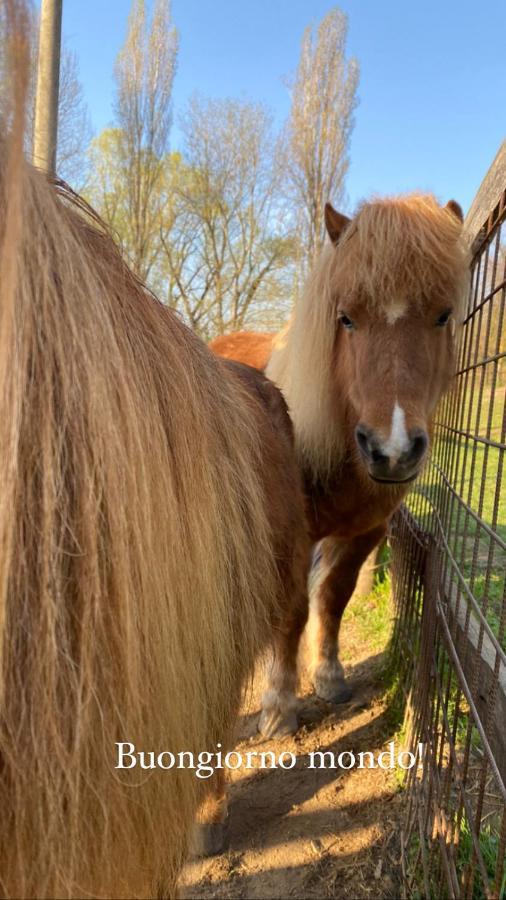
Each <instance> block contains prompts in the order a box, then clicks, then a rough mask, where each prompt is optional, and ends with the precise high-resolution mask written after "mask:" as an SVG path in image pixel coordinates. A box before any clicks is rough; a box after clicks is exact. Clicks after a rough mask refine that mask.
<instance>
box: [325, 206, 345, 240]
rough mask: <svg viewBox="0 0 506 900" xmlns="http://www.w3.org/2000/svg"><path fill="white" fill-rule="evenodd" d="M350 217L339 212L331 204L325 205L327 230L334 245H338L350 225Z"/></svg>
mask: <svg viewBox="0 0 506 900" xmlns="http://www.w3.org/2000/svg"><path fill="white" fill-rule="evenodd" d="M349 223H350V219H348V216H343V214H342V213H339V212H337V211H336V210H335V209H334V207H333V206H332V204H331V203H326V204H325V228H326V229H327V233H328V236H329V238H330V240H331V241H332V243H333V244H337V243H338V241H339V238H340V237H341V235H342V233H343V231H344V229H345V228H346V226H347V225H349Z"/></svg>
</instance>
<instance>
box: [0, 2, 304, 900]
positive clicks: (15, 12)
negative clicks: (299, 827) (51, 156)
mask: <svg viewBox="0 0 506 900" xmlns="http://www.w3.org/2000/svg"><path fill="white" fill-rule="evenodd" d="M6 9H7V15H8V24H9V29H10V31H9V50H10V75H11V78H12V87H13V90H12V93H11V97H12V103H11V108H10V122H11V126H12V127H11V131H10V135H9V136H8V138H7V139H2V141H1V142H0V266H1V269H0V304H1V305H0V404H1V409H0V472H1V476H0V477H1V490H0V662H1V668H0V810H1V815H0V896H3V897H13V896H15V897H83V896H93V897H153V896H174V894H175V884H176V879H177V876H178V873H179V871H180V868H181V866H182V863H183V861H184V858H185V856H186V853H187V847H188V841H189V835H190V831H191V828H192V823H193V820H194V816H195V812H196V809H197V805H198V804H199V802H200V800H201V795H202V784H203V783H202V782H201V781H199V780H198V779H196V778H195V775H194V774H193V773H192V772H191V771H189V770H185V769H172V770H170V771H162V770H160V769H155V770H153V771H142V770H140V769H139V768H136V769H132V770H125V771H117V770H115V768H114V766H115V762H116V747H115V742H117V741H131V742H133V743H134V744H135V745H136V748H137V749H142V750H154V751H156V752H159V751H161V750H170V751H172V752H173V753H178V752H179V751H182V750H187V751H190V752H193V753H194V754H197V753H199V752H200V751H201V750H213V749H214V748H215V745H216V742H217V741H220V740H226V736H227V735H228V733H229V732H230V729H231V726H232V724H233V721H234V717H235V715H236V712H237V708H238V704H239V701H240V693H241V686H242V685H243V683H244V679H245V678H246V677H247V675H248V674H249V673H250V672H251V670H252V667H253V664H254V660H255V658H256V655H257V653H258V652H259V651H260V650H261V649H262V648H263V647H264V646H265V644H266V642H267V641H268V640H269V637H270V634H271V629H272V624H273V622H274V623H279V622H284V621H286V619H287V617H289V609H288V608H287V607H288V605H289V604H291V602H292V596H293V594H294V592H296V591H297V590H298V591H299V594H300V595H301V596H302V594H303V592H304V577H305V569H306V567H307V538H306V536H305V533H304V520H303V506H302V503H303V501H302V495H301V491H300V488H299V478H298V472H297V467H296V463H295V460H294V458H293V450H292V439H291V430H290V423H289V419H288V416H287V412H286V407H285V404H284V402H283V400H282V398H281V396H280V394H279V392H278V391H277V390H276V389H275V388H274V387H273V386H272V385H271V384H270V383H269V382H268V381H267V380H266V379H265V377H264V376H263V375H260V374H259V373H255V372H253V371H252V370H249V369H244V368H240V369H238V368H237V367H231V366H230V365H228V364H223V363H222V362H220V361H219V360H218V359H216V358H215V357H214V356H213V355H212V354H211V353H210V352H209V351H208V350H207V348H206V347H205V346H204V345H203V344H202V343H201V342H200V341H199V340H198V339H197V338H196V337H195V336H194V335H193V334H192V333H191V332H190V331H189V330H188V329H187V328H185V327H184V326H183V324H182V323H181V322H180V320H179V319H178V317H177V316H176V315H175V314H174V313H173V312H171V311H170V310H168V309H167V308H164V307H163V306H162V305H161V304H160V303H158V302H157V301H156V299H155V298H153V297H152V296H151V295H150V294H149V293H148V292H147V291H146V289H145V288H144V287H143V285H141V284H140V283H139V282H138V281H137V280H136V279H135V278H134V276H133V275H132V274H131V272H130V271H129V270H128V268H127V267H126V265H125V263H124V262H123V260H122V259H121V257H120V254H119V252H118V250H117V248H116V247H115V245H114V243H113V241H112V240H111V238H110V237H109V235H108V234H107V233H106V232H105V230H104V228H103V226H102V225H101V223H100V222H99V221H98V219H97V218H96V216H94V215H93V213H92V212H91V211H90V210H89V209H88V208H87V207H86V206H85V204H84V203H83V202H82V201H80V200H79V199H78V198H77V197H76V196H75V195H73V194H72V193H71V192H70V191H69V190H68V189H65V188H64V187H60V188H59V189H58V190H57V189H55V187H54V186H53V185H52V184H50V183H49V182H48V180H47V179H46V178H45V177H44V176H43V175H42V174H40V173H39V172H37V171H35V170H34V169H33V168H31V167H30V166H29V165H27V164H26V163H25V162H24V161H23V158H22V146H23V138H24V134H23V118H22V112H23V102H24V98H23V93H24V92H23V89H22V83H23V79H25V80H26V72H27V71H28V62H27V58H26V44H27V41H26V36H27V25H26V9H25V6H24V4H23V3H22V2H18V0H6ZM20 85H21V87H20ZM2 132H3V134H4V135H5V133H6V128H5V126H4V127H3V128H2ZM232 369H233V370H232ZM301 602H303V601H301Z"/></svg>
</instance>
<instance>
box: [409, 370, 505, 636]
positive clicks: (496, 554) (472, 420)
mask: <svg viewBox="0 0 506 900" xmlns="http://www.w3.org/2000/svg"><path fill="white" fill-rule="evenodd" d="M505 390H506V388H504V387H499V388H497V389H496V391H495V393H494V395H493V396H492V395H491V392H490V390H488V391H485V392H484V394H483V397H482V401H481V404H480V405H479V406H478V392H475V394H473V395H472V396H471V397H470V399H468V400H467V401H464V403H463V406H462V410H461V413H460V416H459V421H458V422H457V423H456V424H457V428H460V429H462V430H469V431H470V432H471V433H474V434H477V435H479V436H482V437H485V438H489V439H491V440H495V441H499V442H500V441H503V440H504V433H503V432H504V425H503V416H504V407H505ZM440 415H441V418H444V411H442V412H441V413H440ZM504 455H505V454H504V452H503V451H501V450H499V449H498V448H495V447H489V446H488V445H485V444H479V443H478V444H475V443H474V442H473V441H471V440H469V441H468V440H466V439H464V438H458V437H456V436H448V434H447V433H446V434H445V433H444V432H443V434H442V436H441V437H440V438H439V440H437V441H436V445H435V447H434V449H433V453H432V460H433V463H434V465H430V466H429V467H428V469H427V471H426V474H425V476H424V477H423V478H422V479H421V480H420V482H419V483H418V484H417V485H416V487H415V489H414V490H413V492H412V493H411V495H410V497H409V498H408V506H409V507H410V508H411V510H412V512H413V513H414V515H415V516H416V518H417V519H418V521H419V522H420V524H421V525H422V527H423V528H425V529H426V530H428V531H432V532H433V533H434V534H435V535H436V537H438V539H439V535H438V532H437V528H436V517H435V513H434V510H436V511H437V514H438V515H439V518H440V520H441V525H442V528H443V530H444V533H445V537H446V540H447V543H448V545H449V549H450V552H451V554H452V555H453V557H454V559H455V561H456V564H457V567H458V568H459V569H460V571H461V573H462V576H463V578H464V580H465V583H466V584H467V586H468V587H469V589H470V590H471V592H472V594H473V596H474V597H475V599H476V601H477V602H478V605H479V606H480V607H481V609H482V612H483V614H484V616H485V618H486V620H487V622H488V624H489V625H490V628H491V629H492V631H493V633H494V634H495V635H496V637H497V638H498V639H499V640H500V642H501V644H502V646H503V648H504V649H505V650H506V629H505V627H504V624H503V625H502V627H501V617H504V604H505V587H506V552H505V551H504V550H503V548H502V547H501V546H500V545H499V543H498V542H497V541H496V540H494V539H493V538H491V537H490V535H489V534H488V533H487V531H486V529H485V528H484V527H483V526H482V525H481V524H480V523H479V522H477V521H476V520H475V519H474V517H473V516H472V515H471V514H470V513H469V512H467V511H466V509H465V505H467V506H469V507H470V508H471V510H472V511H473V512H474V513H476V515H477V516H478V517H479V519H481V520H482V521H483V522H484V523H485V524H486V525H487V526H489V528H490V529H491V530H492V532H493V533H494V534H495V535H497V537H498V538H499V539H500V540H502V541H503V542H506V501H505V500H504V494H505V488H504V486H502V485H503V484H504V485H506V462H505V459H504ZM438 466H439V467H440V468H441V469H442V470H443V472H444V474H445V475H446V477H447V478H448V480H449V481H450V483H451V485H452V487H453V488H454V490H455V491H456V492H457V495H458V497H454V496H453V495H452V493H451V491H450V489H449V488H448V487H447V486H446V485H445V483H444V480H443V478H442V477H441V475H440V473H439V471H438V468H437V467H438ZM503 479H504V481H503ZM501 486H502V487H501ZM458 498H460V499H458ZM464 504H465V505H464ZM452 578H453V581H454V583H455V584H456V585H458V584H459V582H458V578H457V575H456V573H455V572H454V573H453V576H452Z"/></svg>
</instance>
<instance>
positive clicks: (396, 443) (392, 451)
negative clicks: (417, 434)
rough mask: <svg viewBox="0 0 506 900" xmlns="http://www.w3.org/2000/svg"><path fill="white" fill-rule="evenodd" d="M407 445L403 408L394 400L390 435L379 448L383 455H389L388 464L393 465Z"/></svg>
mask: <svg viewBox="0 0 506 900" xmlns="http://www.w3.org/2000/svg"><path fill="white" fill-rule="evenodd" d="M409 447H410V441H409V437H408V433H407V431H406V416H405V414H404V410H403V409H402V407H401V406H399V404H398V403H397V401H396V402H395V406H394V411H393V413H392V427H391V430H390V436H389V438H388V440H387V441H385V443H384V444H383V446H382V448H381V450H382V453H384V454H385V456H388V457H389V459H390V464H391V465H393V464H395V463H396V462H397V460H398V459H399V457H400V456H402V454H403V453H404V452H405V451H406V450H408V449H409Z"/></svg>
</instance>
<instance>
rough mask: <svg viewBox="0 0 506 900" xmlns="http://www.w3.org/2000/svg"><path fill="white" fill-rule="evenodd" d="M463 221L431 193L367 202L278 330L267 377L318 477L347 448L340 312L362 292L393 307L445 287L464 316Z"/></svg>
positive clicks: (382, 306) (384, 307) (379, 305)
mask: <svg viewBox="0 0 506 900" xmlns="http://www.w3.org/2000/svg"><path fill="white" fill-rule="evenodd" d="M461 232H462V229H461V225H460V223H459V222H458V220H457V218H456V216H455V215H454V214H453V212H451V211H450V210H449V209H448V208H442V207H441V206H440V205H439V204H438V202H437V201H436V199H435V198H434V197H433V196H432V195H430V194H411V195H407V196H402V197H393V198H386V199H380V200H376V199H374V200H372V201H370V202H367V203H364V204H363V205H362V206H361V207H360V208H359V210H358V212H357V214H356V216H355V217H354V218H353V220H352V221H351V222H350V224H349V225H348V226H347V227H346V230H345V232H344V233H343V235H342V237H341V239H340V241H339V243H338V245H337V247H334V246H333V245H332V244H328V245H326V246H325V247H324V249H323V251H322V253H321V254H320V257H319V259H318V260H317V261H316V263H315V265H314V268H313V271H312V272H311V274H310V276H309V279H308V281H307V284H306V286H305V289H304V291H303V293H302V294H301V296H300V298H299V299H298V301H296V304H295V309H294V312H293V316H292V319H291V321H290V322H289V323H288V325H287V326H286V328H285V329H284V331H283V332H281V334H280V335H279V336H278V337H277V339H276V341H275V345H274V350H273V353H272V355H271V358H270V361H269V364H268V366H267V370H266V371H267V375H268V376H269V377H270V378H271V379H272V380H273V381H274V382H275V383H276V384H277V385H278V386H279V387H280V388H281V390H282V391H283V394H284V396H285V398H286V400H287V403H288V406H289V409H290V414H291V416H292V420H293V423H294V426H295V434H296V439H297V448H298V453H299V457H300V459H301V460H302V463H303V465H304V466H305V467H306V469H309V471H311V472H312V473H313V475H314V477H316V478H318V477H323V476H325V474H326V473H328V472H329V471H330V470H331V469H332V468H335V466H336V464H338V462H339V459H340V458H341V457H342V454H343V452H344V439H343V428H342V422H343V411H342V405H343V404H346V396H343V395H342V394H338V393H337V387H336V369H337V366H338V359H337V358H336V333H337V312H338V308H339V303H340V302H343V301H344V302H345V299H346V297H350V296H360V297H361V298H362V299H363V300H364V302H366V303H367V304H369V305H370V306H371V308H374V309H376V310H381V311H382V312H384V313H388V310H389V309H392V308H395V306H396V305H397V304H398V303H399V302H400V301H401V302H402V301H404V302H406V301H407V302H409V303H410V304H416V305H423V303H424V301H425V299H426V298H428V297H431V296H434V295H435V294H440V295H441V296H448V297H449V298H451V299H452V302H453V303H454V307H455V312H456V318H457V320H458V319H460V318H461V317H462V314H463V304H464V298H465V292H466V286H467V279H468V259H467V252H466V248H465V246H464V243H463V239H462V236H461Z"/></svg>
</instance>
